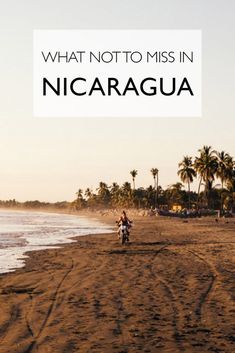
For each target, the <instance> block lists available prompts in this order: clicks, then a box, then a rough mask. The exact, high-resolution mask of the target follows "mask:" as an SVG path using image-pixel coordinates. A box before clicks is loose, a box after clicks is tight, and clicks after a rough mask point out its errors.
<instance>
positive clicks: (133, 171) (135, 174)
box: [130, 169, 138, 190]
mask: <svg viewBox="0 0 235 353" xmlns="http://www.w3.org/2000/svg"><path fill="white" fill-rule="evenodd" d="M130 174H131V176H132V181H133V190H135V178H136V176H137V174H138V171H137V170H135V169H133V170H131V171H130Z"/></svg>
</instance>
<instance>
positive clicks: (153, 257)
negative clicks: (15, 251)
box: [0, 217, 235, 353]
mask: <svg viewBox="0 0 235 353" xmlns="http://www.w3.org/2000/svg"><path fill="white" fill-rule="evenodd" d="M102 220H103V221H107V222H110V220H112V222H113V219H110V218H107V217H103V218H102ZM0 310H1V315H0V353H15V352H17V353H30V352H33V353H34V352H35V353H36V352H37V353H57V352H58V353H72V352H87V353H111V352H117V353H129V352H146V353H147V352H172V353H177V352H202V353H203V352H226V353H233V352H235V221H234V219H229V220H221V221H219V222H218V223H217V222H215V220H214V219H199V220H189V221H188V222H185V221H183V220H181V219H166V218H160V217H159V218H157V217H154V218H151V217H143V218H141V217H136V219H135V227H134V228H133V231H132V235H131V243H130V244H128V245H126V246H121V245H119V243H118V240H117V235H116V234H105V235H92V236H85V237H79V238H78V241H77V243H73V244H67V245H65V246H64V247H63V248H61V249H51V250H46V251H40V252H34V253H31V255H30V257H29V259H28V260H27V262H26V266H25V268H22V269H19V270H17V271H16V272H14V273H9V274H7V275H1V276H0Z"/></svg>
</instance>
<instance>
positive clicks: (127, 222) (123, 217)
mask: <svg viewBox="0 0 235 353" xmlns="http://www.w3.org/2000/svg"><path fill="white" fill-rule="evenodd" d="M131 223H132V221H131V220H130V219H129V218H128V217H127V214H126V212H125V211H123V212H122V214H121V216H120V218H119V220H118V221H117V224H118V236H120V226H121V225H124V226H126V227H127V235H128V240H129V235H130V232H129V229H130V228H131Z"/></svg>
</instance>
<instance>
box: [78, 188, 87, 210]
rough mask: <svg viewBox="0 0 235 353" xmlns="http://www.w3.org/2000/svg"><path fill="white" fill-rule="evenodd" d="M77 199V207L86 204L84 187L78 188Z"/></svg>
mask: <svg viewBox="0 0 235 353" xmlns="http://www.w3.org/2000/svg"><path fill="white" fill-rule="evenodd" d="M76 195H77V199H76V208H77V209H79V208H82V207H83V206H84V205H85V200H84V198H83V191H82V189H78V191H77V192H76Z"/></svg>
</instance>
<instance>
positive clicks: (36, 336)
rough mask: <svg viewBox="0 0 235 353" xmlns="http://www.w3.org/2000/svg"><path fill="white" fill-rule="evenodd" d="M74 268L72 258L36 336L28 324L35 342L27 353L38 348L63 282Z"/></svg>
mask: <svg viewBox="0 0 235 353" xmlns="http://www.w3.org/2000/svg"><path fill="white" fill-rule="evenodd" d="M73 268H74V262H73V259H72V258H71V266H70V267H69V269H68V270H67V271H66V272H65V274H64V276H63V277H62V278H61V280H60V282H59V283H58V285H57V287H56V290H55V292H54V295H53V297H52V303H51V305H50V306H49V308H48V311H47V314H46V316H45V318H44V320H43V322H42V325H41V327H40V329H39V331H38V333H37V334H36V335H35V334H34V331H33V329H32V327H31V325H30V324H29V321H28V322H27V327H28V330H29V331H30V332H31V334H32V335H33V341H32V342H31V344H30V345H29V347H28V348H27V349H26V351H25V353H31V352H32V351H33V349H34V347H35V346H36V344H37V342H38V339H39V338H40V336H41V335H42V333H43V331H44V329H45V328H46V326H47V323H48V321H49V319H50V317H51V315H52V313H53V311H54V309H55V306H56V302H57V298H58V295H59V292H60V289H61V288H62V286H63V282H64V281H65V279H66V278H67V276H68V275H69V274H70V272H71V271H72V270H73Z"/></svg>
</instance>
